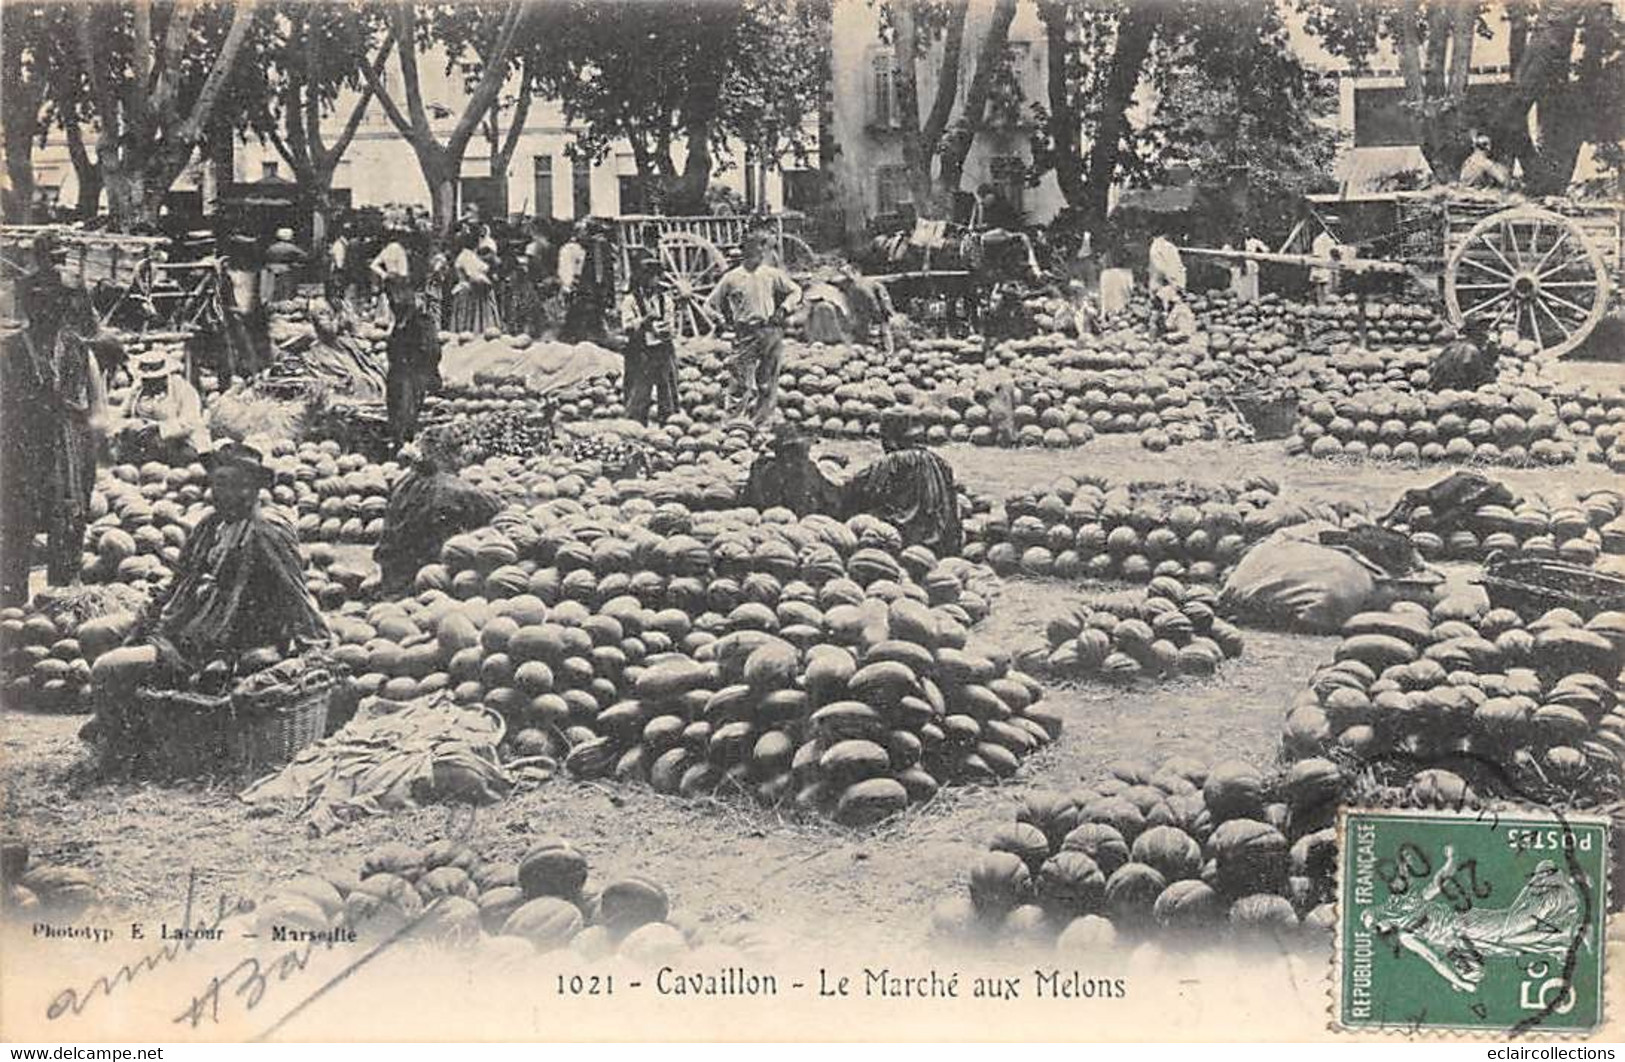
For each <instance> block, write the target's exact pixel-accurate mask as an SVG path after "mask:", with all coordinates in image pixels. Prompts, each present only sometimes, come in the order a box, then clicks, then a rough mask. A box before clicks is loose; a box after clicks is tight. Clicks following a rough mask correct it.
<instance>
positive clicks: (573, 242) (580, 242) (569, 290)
mask: <svg viewBox="0 0 1625 1062" xmlns="http://www.w3.org/2000/svg"><path fill="white" fill-rule="evenodd" d="M611 256H612V251H611V248H610V246H609V243H608V241H607V240H605V239H604V238H603V237H602V236H601V235H600V233H599V231H598V226H597V224H595V223H594V222H593V221H592V220H591V219H590V218H583V219H582V220H581V221H579V222H577V223H576V227H575V231H574V232H572V233H571V234H570V239H569V241H568V242H566V243H565V245H564V246H563V247H560V248H559V265H558V276H559V295H560V297H562V298H563V300H564V324H563V326H562V327H561V328H560V330H559V339H560V340H562V341H563V342H566V343H580V342H581V341H582V340H591V341H593V342H601V341H602V340H603V339H604V314H605V312H606V311H608V310H609V309H610V308H611V307H612V306H613V304H614V293H615V275H614V268H613V264H612V261H611Z"/></svg>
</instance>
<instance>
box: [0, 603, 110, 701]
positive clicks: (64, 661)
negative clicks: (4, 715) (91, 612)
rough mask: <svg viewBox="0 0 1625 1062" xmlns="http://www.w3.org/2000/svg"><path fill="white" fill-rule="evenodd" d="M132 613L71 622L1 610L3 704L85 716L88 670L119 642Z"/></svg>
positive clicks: (28, 613) (0, 637) (88, 692)
mask: <svg viewBox="0 0 1625 1062" xmlns="http://www.w3.org/2000/svg"><path fill="white" fill-rule="evenodd" d="M135 618H136V617H135V614H134V613H133V612H116V613H112V614H110V615H106V616H102V617H98V618H96V619H88V620H85V621H84V622H82V623H79V622H75V621H74V620H73V619H72V618H71V617H69V616H61V617H59V618H58V619H56V620H52V618H51V617H50V616H47V615H45V614H44V613H43V612H40V611H32V612H28V611H24V610H23V609H18V608H8V609H5V610H3V611H0V680H3V681H4V683H5V687H4V688H5V691H6V705H7V707H11V708H28V709H30V710H32V711H39V712H84V711H89V710H90V708H91V705H90V668H91V665H92V664H94V663H95V662H96V658H97V657H99V656H101V655H102V654H103V653H105V652H107V651H108V650H109V649H114V648H117V647H118V646H119V645H121V644H123V642H124V639H125V637H126V636H127V635H128V634H129V633H130V630H131V628H133V627H134V626H135Z"/></svg>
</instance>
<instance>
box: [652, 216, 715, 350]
mask: <svg viewBox="0 0 1625 1062" xmlns="http://www.w3.org/2000/svg"><path fill="white" fill-rule="evenodd" d="M660 264H661V265H662V266H664V267H665V270H666V275H667V276H669V277H670V278H671V284H672V296H673V301H674V302H676V304H677V331H678V333H679V334H680V335H683V336H688V337H694V336H708V335H710V334H711V333H712V332H713V331H714V330H715V327H716V326H715V325H714V324H713V323H712V322H711V319H710V318H709V317H707V316H706V315H705V310H704V306H705V300H706V299H707V298H708V297H709V296H710V294H711V292H712V290H713V289H715V288H716V286H717V281H719V280H721V279H722V274H724V273H726V272H727V271H728V259H727V258H725V257H724V256H723V254H722V252H721V251H720V250H718V249H717V245H716V244H714V243H712V242H711V241H710V240H708V239H706V238H705V237H703V236H696V235H694V234H693V233H691V232H668V233H666V234H665V235H663V236H661V237H660Z"/></svg>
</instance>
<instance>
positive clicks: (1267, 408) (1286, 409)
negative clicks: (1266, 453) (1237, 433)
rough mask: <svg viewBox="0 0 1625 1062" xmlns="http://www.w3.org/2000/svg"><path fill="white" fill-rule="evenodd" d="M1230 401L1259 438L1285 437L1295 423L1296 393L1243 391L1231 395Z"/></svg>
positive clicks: (1290, 432)
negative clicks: (1274, 393) (1272, 393)
mask: <svg viewBox="0 0 1625 1062" xmlns="http://www.w3.org/2000/svg"><path fill="white" fill-rule="evenodd" d="M1230 402H1231V404H1232V405H1234V406H1235V407H1236V412H1237V413H1239V414H1241V419H1242V420H1245V421H1246V422H1247V425H1248V426H1249V427H1250V428H1252V429H1253V435H1254V437H1255V438H1257V439H1259V440H1267V439H1285V438H1286V437H1287V436H1289V435H1291V434H1292V429H1293V428H1294V427H1295V426H1296V425H1297V421H1298V396H1297V395H1293V394H1278V395H1267V394H1259V393H1257V392H1253V391H1243V392H1240V393H1238V394H1236V395H1234V396H1232V397H1231V399H1230Z"/></svg>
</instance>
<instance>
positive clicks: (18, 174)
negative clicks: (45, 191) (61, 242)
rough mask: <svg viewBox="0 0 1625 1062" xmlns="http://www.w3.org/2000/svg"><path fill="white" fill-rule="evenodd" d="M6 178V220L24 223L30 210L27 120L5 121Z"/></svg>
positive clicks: (31, 173)
mask: <svg viewBox="0 0 1625 1062" xmlns="http://www.w3.org/2000/svg"><path fill="white" fill-rule="evenodd" d="M5 138H6V178H7V180H8V181H9V182H10V185H11V187H10V188H9V189H8V190H7V193H6V201H5V216H6V220H7V221H9V222H11V223H12V224H18V225H26V224H28V223H29V222H30V221H32V220H33V213H34V137H33V131H32V130H31V129H29V128H28V123H27V122H7V123H6V128H5Z"/></svg>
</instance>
